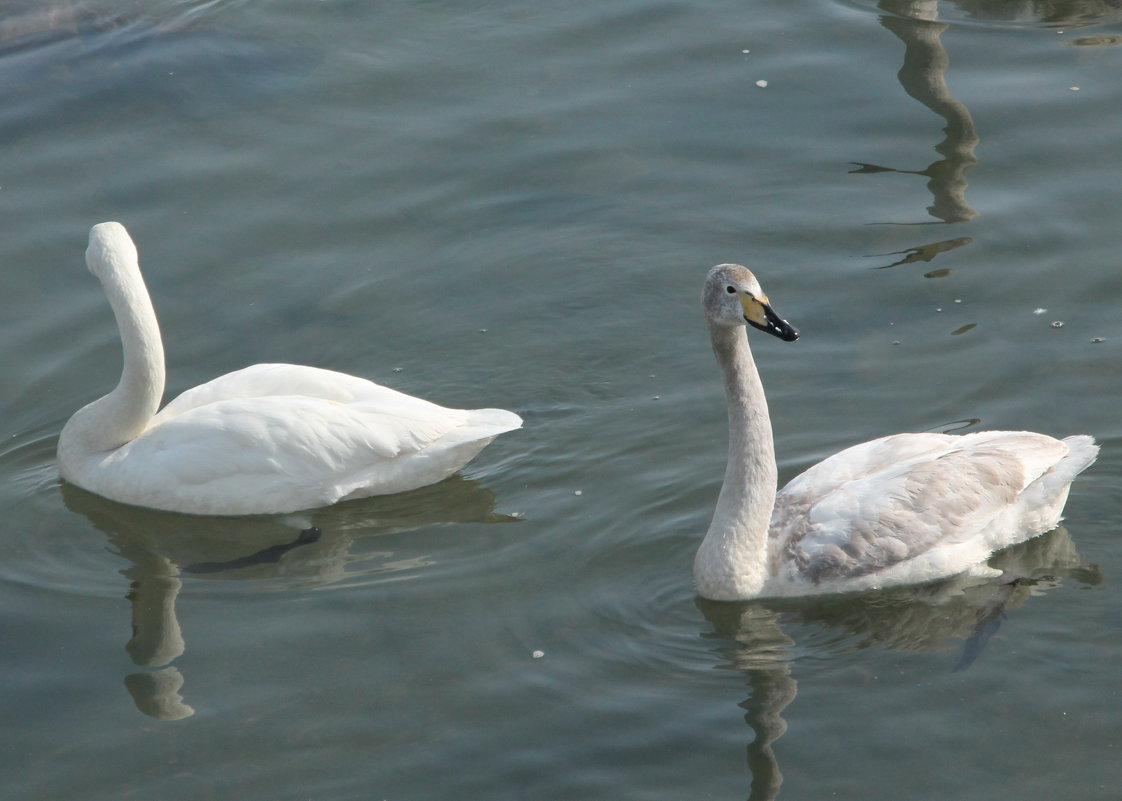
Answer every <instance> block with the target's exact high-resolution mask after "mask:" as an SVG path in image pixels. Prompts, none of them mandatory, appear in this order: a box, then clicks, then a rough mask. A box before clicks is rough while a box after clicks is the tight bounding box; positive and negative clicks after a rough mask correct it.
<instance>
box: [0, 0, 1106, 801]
mask: <svg viewBox="0 0 1122 801" xmlns="http://www.w3.org/2000/svg"><path fill="white" fill-rule="evenodd" d="M0 37H2V38H0V142H2V146H0V215H2V220H3V225H2V231H3V235H2V236H0V264H2V265H3V275H4V283H3V292H0V334H2V335H0V360H2V364H3V366H4V367H3V370H2V371H0V404H2V408H0V410H2V414H0V420H2V421H3V432H2V436H3V440H2V442H3V447H2V448H0V509H2V510H3V520H4V525H3V526H2V527H0V552H2V553H3V558H2V559H0V610H2V611H0V638H2V639H0V642H2V644H3V648H2V665H3V669H2V672H0V714H2V717H3V720H4V723H5V725H4V726H3V730H2V732H0V795H3V797H4V798H5V799H12V801H16V800H17V799H18V800H19V801H24V799H27V800H28V801H30V800H31V799H60V798H82V799H89V800H93V799H119V798H152V799H192V801H194V800H195V799H211V798H213V799H228V798H237V799H246V800H250V801H251V800H252V799H271V800H273V799H305V798H322V799H351V798H354V799H366V798H386V799H398V800H401V799H436V798H510V799H539V798H540V799H560V798H564V799H583V798H589V799H592V798H635V799H638V798H642V799H670V798H675V799H677V798H722V799H723V798H744V797H752V798H757V799H765V798H776V797H778V798H782V799H786V800H787V801H794V800H795V799H811V798H815V799H817V798H838V799H868V798H896V799H929V798H956V799H992V798H994V797H998V796H1001V797H1015V798H1056V797H1062V798H1080V799H1113V798H1115V797H1116V795H1117V786H1118V784H1119V781H1120V780H1122V768H1120V767H1119V765H1120V764H1122V762H1120V761H1119V759H1118V749H1119V747H1122V724H1120V720H1122V714H1120V713H1122V701H1120V698H1119V693H1118V673H1117V667H1116V666H1117V664H1119V660H1120V658H1122V646H1120V645H1119V642H1120V638H1119V631H1120V627H1122V585H1120V583H1119V580H1118V577H1119V576H1120V575H1122V544H1120V542H1119V540H1118V534H1119V532H1118V523H1119V510H1120V508H1122V491H1120V490H1119V486H1120V483H1119V479H1120V478H1122V457H1120V456H1119V445H1120V444H1122V422H1120V414H1119V409H1118V401H1117V399H1118V397H1119V390H1120V388H1122V373H1120V370H1119V364H1120V363H1122V361H1120V356H1122V316H1120V315H1119V313H1118V305H1119V298H1120V297H1122V273H1120V272H1119V270H1118V269H1117V262H1118V253H1119V249H1120V246H1122V228H1120V226H1119V224H1118V209H1119V208H1120V207H1122V182H1120V181H1119V175H1120V170H1122V144H1120V142H1122V136H1120V134H1122V116H1120V112H1119V109H1122V81H1120V80H1119V76H1120V74H1122V48H1120V47H1118V46H1117V45H1119V44H1120V43H1122V14H1120V13H1119V12H1118V10H1117V8H1116V4H1113V3H1106V2H1104V3H1093V2H1052V3H1031V2H996V0H995V1H994V2H985V0H975V1H974V2H966V0H963V1H962V2H957V3H952V2H945V3H935V2H912V3H905V2H892V1H891V0H884V2H882V3H879V4H876V3H874V2H872V1H871V0H869V1H868V2H866V0H837V1H835V2H830V1H828V0H796V2H759V3H752V4H744V3H728V2H718V3H711V4H686V3H665V2H663V3H655V2H649V0H609V1H608V2H603V3H596V4H584V5H583V7H581V6H578V7H567V6H566V4H524V3H510V2H502V1H501V0H500V2H494V3H475V2H472V3H447V2H427V3H380V4H365V3H344V2H335V0H323V1H322V2H306V3H287V4H283V3H268V4H259V3H247V2H241V1H239V2H170V0H161V1H160V2H157V3H150V4H141V3H130V2H93V1H92V0H61V2H58V3H55V4H51V5H45V4H37V3H11V4H8V5H7V6H5V8H4V14H3V19H2V20H0ZM758 82H766V83H765V84H764V85H759V83H758ZM109 219H116V220H119V221H121V222H122V223H124V224H125V225H126V226H127V227H128V228H129V230H130V232H131V233H132V235H133V237H134V239H135V240H136V242H137V245H138V247H139V250H140V254H141V264H142V267H143V269H144V270H145V276H146V280H147V283H148V286H149V289H150V291H151V293H152V295H153V300H154V303H155V306H156V310H157V313H158V315H159V317H160V322H161V326H162V329H163V334H164V337H165V344H166V349H167V359H168V372H169V380H168V393H169V396H170V395H172V394H174V393H177V392H179V391H181V390H183V389H185V388H187V387H189V386H192V385H194V384H195V383H198V382H200V381H204V380H206V379H208V378H210V377H213V376H215V375H218V374H220V373H222V372H225V371H228V370H231V369H236V368H238V367H241V366H244V365H246V364H250V363H253V362H259V361H291V362H297V363H305V364H315V365H318V366H323V367H329V368H333V369H337V370H343V371H346V372H350V373H353V374H356V375H360V376H364V377H367V378H371V379H373V380H376V381H380V382H382V383H386V384H389V385H391V386H394V387H396V388H398V389H401V390H404V391H407V392H411V393H414V394H418V395H422V396H424V397H427V398H429V399H431V400H434V401H437V402H439V403H443V404H446V405H451V406H462V407H475V406H501V407H504V408H509V409H512V410H514V411H516V412H518V413H519V414H521V415H522V416H523V417H524V418H525V421H526V425H525V428H524V430H523V431H520V432H516V433H512V434H508V435H505V436H504V437H502V438H500V439H499V440H497V441H496V442H495V443H494V444H493V445H491V446H490V447H489V448H488V449H487V450H486V451H484V452H483V454H482V455H481V456H480V457H479V458H478V459H477V460H476V461H475V462H474V463H473V464H471V465H470V466H469V467H468V468H467V469H466V470H465V471H463V473H462V474H460V475H459V476H456V477H454V478H453V479H450V480H449V481H447V482H444V483H441V484H438V485H436V486H432V487H428V488H426V489H423V490H419V491H417V492H414V493H409V494H407V495H403V496H395V497H388V498H378V499H371V500H368V501H361V502H355V503H349V504H344V505H341V506H339V507H336V508H332V509H326V510H318V511H314V512H310V513H308V514H306V515H296V516H289V517H284V518H270V517H264V518H253V519H247V520H221V519H211V518H191V517H181V516H177V515H168V514H161V513H156V512H150V511H145V510H140V509H132V508H128V507H123V506H120V505H117V504H113V503H111V502H108V501H104V500H102V499H99V498H96V497H93V496H90V495H88V494H86V493H84V492H82V491H80V490H75V489H73V488H69V487H62V486H60V484H59V482H58V479H57V474H56V467H55V464H54V447H55V444H56V441H57V436H58V432H59V430H60V429H61V427H62V424H63V423H64V422H65V420H66V419H67V417H68V416H69V415H70V414H71V413H72V412H73V411H74V410H75V409H76V408H78V407H79V406H81V405H82V404H84V403H86V402H88V401H90V400H92V399H93V398H95V397H97V396H99V395H100V394H103V393H104V392H106V391H108V389H110V388H111V387H112V385H113V384H114V382H115V380H116V376H117V371H118V370H119V368H120V362H119V359H120V356H119V350H118V342H117V333H116V330H115V327H114V325H113V320H112V317H111V314H110V311H109V309H108V306H107V304H106V303H105V300H104V298H103V296H102V294H101V292H100V288H99V286H98V285H97V282H96V281H95V280H94V279H93V278H92V277H91V276H90V275H89V274H88V273H87V272H86V270H85V268H84V265H83V259H82V253H83V250H84V248H85V239H86V234H87V231H88V229H89V227H90V226H91V225H93V224H94V223H96V222H100V221H103V220H109ZM723 261H736V262H741V263H744V264H747V265H748V266H750V267H751V268H753V269H754V270H755V271H756V272H757V273H758V275H759V276H760V278H761V280H762V281H763V283H764V286H765V287H766V288H767V290H768V294H769V296H770V297H771V300H772V301H773V302H774V304H775V306H776V308H777V309H778V311H779V312H780V313H781V314H783V315H784V316H785V317H786V318H787V319H789V320H790V321H791V322H792V323H793V324H795V325H796V326H797V327H799V329H800V330H801V331H802V334H803V336H802V338H801V339H800V340H799V342H798V343H795V344H792V345H786V344H784V343H781V342H778V341H762V342H759V343H758V344H757V345H756V350H755V352H756V357H757V360H758V361H759V362H760V368H761V372H762V374H763V379H764V383H765V386H766V388H767V391H768V396H769V400H770V403H771V410H772V417H773V422H774V425H775V432H776V448H777V453H778V458H779V463H780V478H781V481H782V480H786V479H788V478H790V477H791V476H793V475H795V474H796V473H797V472H798V471H800V470H802V469H804V468H805V467H807V466H809V465H810V464H812V463H814V462H815V461H816V460H818V459H821V458H823V457H824V456H826V455H828V454H830V453H832V452H834V451H835V450H838V449H840V448H842V447H845V446H846V445H849V444H853V443H855V442H858V441H862V440H865V439H869V438H872V437H876V436H880V435H882V434H887V433H893V432H896V431H906V430H913V431H915V430H940V431H949V430H964V431H965V430H976V429H980V428H987V427H990V428H1013V429H1016V428H1026V429H1033V430H1038V431H1043V432H1046V433H1050V434H1055V435H1064V434H1069V433H1089V434H1094V435H1095V436H1096V437H1097V438H1098V439H1099V440H1100V442H1101V443H1102V445H1103V449H1102V453H1101V456H1100V459H1099V461H1098V463H1097V464H1096V465H1095V466H1094V467H1092V468H1091V469H1090V470H1089V471H1088V472H1087V473H1086V474H1084V475H1083V476H1081V477H1080V479H1079V480H1078V481H1077V482H1076V484H1075V486H1074V489H1073V491H1072V493H1071V498H1070V501H1069V504H1068V510H1067V517H1066V520H1065V523H1064V526H1063V528H1061V529H1058V530H1057V531H1055V532H1053V533H1052V534H1049V535H1047V536H1045V537H1042V538H1040V539H1038V540H1035V541H1033V542H1031V543H1028V544H1026V545H1025V546H1022V547H1020V548H1017V549H1015V550H1014V551H1013V552H1011V553H1006V554H1003V555H1001V557H1000V558H1001V559H1003V560H1006V563H1011V564H1013V565H1015V566H1016V567H1017V569H1018V570H1021V571H1023V572H1025V573H1027V574H1029V575H1031V576H1033V577H1034V582H1033V583H1031V584H1029V585H1023V586H1019V587H1017V588H1014V589H1012V590H1008V589H1006V590H1001V591H998V590H993V589H990V590H983V589H976V590H971V591H970V592H966V593H962V594H957V595H948V594H946V593H940V592H938V591H936V590H935V589H933V588H908V589H904V590H898V591H893V592H891V593H874V594H871V595H869V596H863V597H856V598H852V597H846V598H820V599H815V600H813V601H806V600H804V601H797V600H796V601H786V602H783V603H781V604H776V603H751V604H712V603H705V602H702V601H700V600H698V599H697V598H696V596H695V594H694V592H693V587H692V580H691V575H690V566H691V560H692V556H693V552H694V549H695V548H696V547H697V544H698V542H699V541H700V538H701V536H702V534H703V533H704V531H705V528H706V525H707V524H708V518H709V514H710V512H711V510H712V507H713V503H714V501H715V499H716V495H717V490H718V488H719V485H720V480H721V476H722V473H723V466H724V455H725V434H726V422H725V412H724V407H723V398H722V395H721V386H720V381H719V379H718V376H717V373H716V369H715V366H714V363H713V359H712V355H711V353H710V352H709V344H708V341H707V337H706V332H705V328H704V324H703V323H702V321H701V317H700V311H699V306H698V293H699V290H700V283H701V280H702V277H703V276H704V273H705V270H706V269H707V268H708V267H709V266H711V265H712V264H714V263H718V262H723ZM309 525H315V526H317V527H318V528H320V529H321V531H322V532H323V535H322V536H321V538H320V539H319V540H317V541H315V542H309V543H305V544H301V545H299V546H298V547H293V548H291V549H287V550H285V549H282V548H278V546H282V545H284V544H286V543H291V542H292V541H293V540H294V539H295V538H296V537H297V535H298V533H299V531H300V530H301V529H302V528H305V527H307V526H309ZM261 553H266V554H272V555H273V557H274V558H270V559H264V560H262V559H258V560H248V559H246V557H248V556H249V555H251V554H261ZM251 562H252V563H251ZM221 565H226V569H218V568H217V567H216V566H221ZM200 566H201V568H200ZM192 567H195V568H197V569H194V570H192V569H191V568H192ZM995 623H1000V625H999V626H996V625H993V624H995ZM956 668H957V669H956Z"/></svg>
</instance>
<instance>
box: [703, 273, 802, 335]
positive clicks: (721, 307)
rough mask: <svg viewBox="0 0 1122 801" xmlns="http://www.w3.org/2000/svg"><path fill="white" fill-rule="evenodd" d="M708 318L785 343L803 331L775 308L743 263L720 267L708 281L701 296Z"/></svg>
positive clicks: (710, 320)
mask: <svg viewBox="0 0 1122 801" xmlns="http://www.w3.org/2000/svg"><path fill="white" fill-rule="evenodd" d="M701 305H702V307H703V308H704V309H705V317H706V318H707V319H708V320H709V322H710V324H712V325H719V326H739V325H745V324H747V325H750V326H752V327H753V328H758V329H760V330H761V331H766V332H767V333H769V334H771V335H772V336H776V337H779V338H780V339H782V340H783V341H784V342H794V341H795V340H796V339H798V338H799V332H798V331H797V330H796V329H795V327H794V326H793V325H791V324H790V323H789V322H787V321H786V320H784V319H783V318H782V317H780V316H779V315H778V314H776V313H775V310H774V309H772V307H771V302H770V301H769V300H768V299H767V295H765V294H764V291H763V289H761V288H760V282H759V281H757V280H756V276H754V275H752V272H751V271H750V270H749V269H747V268H746V267H741V266H740V265H739V264H718V265H717V266H716V267H714V268H713V269H711V270H710V271H709V275H708V276H706V278H705V289H704V290H703V291H702V293H701Z"/></svg>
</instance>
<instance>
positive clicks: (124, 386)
mask: <svg viewBox="0 0 1122 801" xmlns="http://www.w3.org/2000/svg"><path fill="white" fill-rule="evenodd" d="M102 258H103V260H104V264H105V266H104V267H103V269H102V271H101V275H100V277H101V281H102V285H103V287H104V289H105V296H106V297H107V298H108V300H109V305H110V306H112V307H113V314H114V315H115V316H116V318H117V327H118V329H119V330H120V335H121V351H122V356H123V358H124V367H123V369H122V370H121V380H120V382H119V383H118V384H117V387H116V388H115V389H114V390H113V391H112V392H110V393H109V394H108V395H105V396H104V397H102V398H99V399H97V400H95V401H94V402H93V403H90V404H88V405H87V406H85V407H83V408H82V409H79V410H78V411H77V412H76V413H75V414H74V416H73V417H71V418H70V420H69V421H68V422H67V424H66V426H65V427H64V428H63V430H62V435H61V436H60V438H59V451H60V452H63V451H64V450H66V451H69V452H75V451H76V452H80V453H97V452H101V451H109V450H113V449H115V448H119V447H120V446H122V445H124V444H125V443H126V442H130V441H131V440H133V439H135V438H136V437H137V436H138V435H139V434H140V433H141V432H142V431H144V429H145V428H146V427H147V426H148V423H149V422H150V421H151V419H152V416H153V415H155V413H156V410H157V409H159V407H160V399H161V398H162V397H163V394H164V346H163V343H162V342H161V340H160V326H159V324H158V323H157V322H156V312H155V310H154V309H153V308H152V301H151V300H150V299H149V297H148V290H147V288H146V287H145V286H144V279H143V278H142V277H141V274H140V265H139V264H138V263H137V260H136V256H135V251H133V253H132V254H130V253H128V252H127V251H125V250H124V249H112V250H109V251H108V252H107V253H105V254H103V255H102Z"/></svg>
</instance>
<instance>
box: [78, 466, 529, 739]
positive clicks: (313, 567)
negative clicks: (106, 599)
mask: <svg viewBox="0 0 1122 801" xmlns="http://www.w3.org/2000/svg"><path fill="white" fill-rule="evenodd" d="M61 491H62V496H63V500H64V501H65V503H66V507H67V508H68V509H69V510H70V511H72V512H75V513H77V514H81V515H83V516H84V517H86V518H87V519H88V520H89V521H90V523H92V524H93V526H94V527H95V528H96V529H98V530H99V531H101V532H102V533H104V534H105V535H106V537H107V538H108V540H109V544H110V547H111V548H112V550H113V551H114V553H116V554H117V555H118V556H120V557H122V558H124V559H125V560H127V561H128V566H127V567H125V568H123V569H121V570H120V571H119V572H120V573H121V575H123V576H124V577H125V578H126V579H127V580H128V582H129V589H128V592H127V595H126V597H127V598H128V600H129V602H130V604H131V608H132V637H131V638H130V639H129V641H128V643H127V644H126V646H125V650H126V651H127V652H128V654H129V657H130V658H131V659H132V661H133V663H134V664H136V665H137V666H139V667H143V668H152V670H146V671H144V672H141V673H134V674H130V675H128V676H126V677H125V686H126V688H127V689H128V691H129V694H130V695H131V696H132V698H133V701H134V703H135V704H136V707H137V709H139V710H140V711H141V712H143V713H144V714H146V715H149V716H151V717H154V718H158V719H160V720H178V719H180V718H184V717H188V716H190V715H192V714H194V709H193V708H192V707H191V706H189V705H188V704H186V703H185V702H184V700H183V697H182V692H181V691H182V687H183V684H184V677H183V675H182V674H181V672H180V671H179V669H178V667H176V666H175V665H173V664H172V663H173V662H174V661H175V660H177V659H178V658H179V657H181V656H182V655H183V653H184V652H185V651H186V642H185V640H184V637H183V633H182V630H181V628H180V624H179V619H178V617H177V615H176V601H177V599H178V597H179V594H180V592H181V591H182V590H183V588H184V582H185V581H191V582H194V581H205V580H215V579H225V580H232V581H241V582H247V581H252V582H254V585H255V586H256V587H258V588H264V589H269V590H273V591H297V590H299V589H301V588H307V587H320V586H325V585H330V584H346V585H347V586H353V585H354V584H359V583H371V582H376V581H380V580H393V579H395V578H402V577H406V576H409V575H412V574H415V572H416V570H417V569H418V568H423V567H426V566H428V565H431V564H432V560H431V559H428V560H426V559H418V558H397V557H395V553H394V551H393V550H391V549H378V550H375V551H367V550H365V549H363V548H361V547H359V546H358V545H357V544H356V543H357V541H358V540H360V539H365V538H368V537H371V536H379V535H381V536H385V535H390V534H400V533H405V532H408V531H411V530H414V529H418V528H421V527H426V526H437V525H444V524H450V523H502V522H512V521H514V520H515V519H516V518H513V517H510V516H507V515H502V514H498V513H496V512H495V511H494V505H495V497H494V494H493V493H492V492H491V491H490V490H488V489H487V488H485V487H483V486H482V485H481V484H479V483H478V482H475V481H471V480H468V479H464V478H462V477H459V476H453V477H452V478H450V479H448V480H446V481H444V482H441V483H440V484H436V485H433V486H431V487H425V488H423V489H420V490H416V491H414V492H410V493H404V494H402V495H398V496H390V497H386V498H372V499H365V500H362V501H354V502H351V503H345V504H340V505H339V506H337V507H332V508H329V509H323V510H316V511H312V512H309V513H307V515H306V516H299V515H287V516H283V517H267V516H261V517H248V518H220V517H195V516H190V515H179V514H174V513H167V512H158V511H155V510H150V509H143V508H138V507H132V506H125V505H123V504H119V503H116V502H114V501H109V500H106V499H104V498H100V497H98V496H96V495H93V494H91V493H88V492H85V491H84V490H81V489H78V488H76V487H73V486H70V485H68V484H64V485H62V487H61ZM309 520H310V521H313V522H314V525H309V526H308V527H306V528H303V529H302V530H301V528H300V527H301V525H303V524H304V523H305V522H306V521H309ZM266 543H271V544H266Z"/></svg>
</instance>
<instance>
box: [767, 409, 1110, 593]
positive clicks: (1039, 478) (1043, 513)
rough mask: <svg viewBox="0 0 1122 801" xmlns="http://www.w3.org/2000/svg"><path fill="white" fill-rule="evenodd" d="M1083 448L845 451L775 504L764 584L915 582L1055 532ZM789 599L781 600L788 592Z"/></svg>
mask: <svg viewBox="0 0 1122 801" xmlns="http://www.w3.org/2000/svg"><path fill="white" fill-rule="evenodd" d="M1097 452H1098V446H1096V445H1095V444H1094V441H1093V440H1092V439H1091V438H1090V437H1086V436H1077V437H1069V438H1067V439H1065V440H1057V439H1054V438H1052V437H1048V436H1045V435H1043V434H1035V433H1031V432H1023V431H987V432H981V433H977V434H967V435H964V436H953V435H947V434H930V433H927V434H897V435H894V436H890V437H884V438H881V439H877V440H872V441H871V442H866V443H863V444H861V445H856V446H854V447H852V448H848V449H846V450H844V451H841V452H840V453H837V454H835V455H833V456H831V457H829V458H827V459H825V460H824V461H822V462H821V463H819V464H817V465H815V466H813V467H811V468H810V469H808V470H807V471H806V472H805V473H803V474H801V475H799V476H797V477H796V478H794V479H792V481H791V482H790V483H789V484H788V485H787V486H786V487H784V488H783V489H782V490H780V492H779V493H778V494H777V496H776V501H775V507H774V510H773V514H772V522H771V536H770V538H769V541H770V546H771V553H770V554H769V557H770V564H771V568H772V571H771V572H772V575H773V577H774V580H775V581H776V582H778V583H779V584H783V585H786V586H788V587H789V588H791V587H798V586H802V587H803V589H802V590H801V592H806V591H807V589H806V587H807V586H810V587H814V588H820V589H818V590H817V591H828V590H829V589H830V587H831V585H838V586H844V588H845V589H861V588H863V587H876V586H884V585H886V584H895V583H909V582H918V581H926V580H929V579H932V578H936V577H940V576H945V575H950V574H953V573H956V572H960V571H962V570H966V569H969V568H970V567H971V566H973V565H976V564H978V563H980V562H982V561H983V560H984V559H985V558H987V557H988V556H989V554H990V553H992V552H993V551H996V550H998V549H1000V548H1004V547H1006V546H1009V545H1012V544H1014V543H1016V542H1021V541H1023V540H1026V539H1029V538H1031V537H1034V536H1036V535H1037V534H1041V533H1043V532H1044V531H1047V530H1049V529H1051V528H1053V527H1055V525H1056V524H1057V523H1058V522H1059V519H1060V514H1061V512H1062V510H1063V506H1064V503H1065V501H1066V500H1067V494H1068V488H1069V485H1070V483H1071V481H1072V479H1073V478H1074V477H1075V476H1076V475H1077V474H1078V473H1079V472H1081V471H1082V470H1084V469H1085V468H1086V467H1087V466H1088V465H1090V464H1091V463H1092V462H1093V461H1094V460H1095V456H1096V454H1097ZM789 591H790V589H788V592H789Z"/></svg>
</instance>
